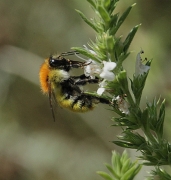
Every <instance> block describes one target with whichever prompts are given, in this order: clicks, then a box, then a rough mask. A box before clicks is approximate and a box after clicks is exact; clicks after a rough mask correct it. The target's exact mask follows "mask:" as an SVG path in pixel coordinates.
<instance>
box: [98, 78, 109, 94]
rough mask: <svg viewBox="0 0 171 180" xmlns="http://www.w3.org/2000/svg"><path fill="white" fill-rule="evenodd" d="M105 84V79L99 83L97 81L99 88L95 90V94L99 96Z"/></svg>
mask: <svg viewBox="0 0 171 180" xmlns="http://www.w3.org/2000/svg"><path fill="white" fill-rule="evenodd" d="M106 85H107V83H106V80H103V81H102V82H101V83H99V88H98V90H97V94H98V95H99V96H101V95H102V94H103V92H104V91H105V86H106Z"/></svg>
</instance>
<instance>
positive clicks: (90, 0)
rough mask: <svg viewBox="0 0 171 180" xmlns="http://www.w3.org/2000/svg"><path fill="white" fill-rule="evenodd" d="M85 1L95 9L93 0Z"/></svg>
mask: <svg viewBox="0 0 171 180" xmlns="http://www.w3.org/2000/svg"><path fill="white" fill-rule="evenodd" d="M87 1H88V2H89V3H90V4H91V5H92V7H93V8H94V9H96V4H95V3H94V1H93V0H87Z"/></svg>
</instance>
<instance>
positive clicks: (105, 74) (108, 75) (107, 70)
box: [100, 61, 116, 81]
mask: <svg viewBox="0 0 171 180" xmlns="http://www.w3.org/2000/svg"><path fill="white" fill-rule="evenodd" d="M103 64H104V67H103V69H102V72H101V73H100V77H101V78H103V79H106V80H108V81H113V80H114V78H115V74H114V73H113V72H111V71H112V70H113V69H114V68H115V67H116V63H115V62H107V61H103Z"/></svg>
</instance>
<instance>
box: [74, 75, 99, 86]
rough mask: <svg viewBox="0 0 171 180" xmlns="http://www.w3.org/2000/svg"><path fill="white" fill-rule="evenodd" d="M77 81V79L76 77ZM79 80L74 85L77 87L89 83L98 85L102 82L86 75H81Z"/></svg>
mask: <svg viewBox="0 0 171 180" xmlns="http://www.w3.org/2000/svg"><path fill="white" fill-rule="evenodd" d="M74 78H75V79H76V77H74ZM78 79H79V80H77V81H75V82H74V84H75V85H82V86H84V85H86V84H87V83H90V84H97V83H99V82H100V80H99V78H98V77H95V78H94V79H91V78H90V77H86V76H85V75H81V76H79V77H78Z"/></svg>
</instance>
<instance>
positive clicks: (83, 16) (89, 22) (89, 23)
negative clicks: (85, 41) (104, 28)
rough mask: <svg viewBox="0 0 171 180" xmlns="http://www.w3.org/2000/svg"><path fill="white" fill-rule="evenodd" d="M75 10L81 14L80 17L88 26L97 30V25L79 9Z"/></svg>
mask: <svg viewBox="0 0 171 180" xmlns="http://www.w3.org/2000/svg"><path fill="white" fill-rule="evenodd" d="M76 11H77V12H78V14H79V15H80V16H81V18H82V19H83V20H84V21H85V22H86V23H87V24H88V25H89V26H90V27H92V28H93V29H94V30H95V31H96V32H99V29H98V27H97V26H96V25H95V24H94V23H93V22H91V21H90V20H88V19H87V18H86V16H85V15H84V14H83V13H82V12H81V11H79V10H76Z"/></svg>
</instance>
